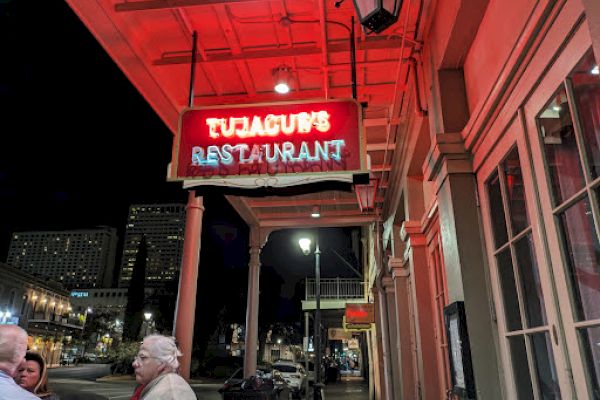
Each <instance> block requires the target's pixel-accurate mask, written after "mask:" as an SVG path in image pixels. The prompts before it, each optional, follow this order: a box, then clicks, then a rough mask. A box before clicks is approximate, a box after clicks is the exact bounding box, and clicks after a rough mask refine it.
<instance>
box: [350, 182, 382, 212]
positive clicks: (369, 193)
mask: <svg viewBox="0 0 600 400" xmlns="http://www.w3.org/2000/svg"><path fill="white" fill-rule="evenodd" d="M377 183H378V182H377V178H370V179H369V184H368V185H354V191H355V192H356V199H357V200H358V206H359V207H360V211H361V212H367V211H373V210H374V209H375V196H377Z"/></svg>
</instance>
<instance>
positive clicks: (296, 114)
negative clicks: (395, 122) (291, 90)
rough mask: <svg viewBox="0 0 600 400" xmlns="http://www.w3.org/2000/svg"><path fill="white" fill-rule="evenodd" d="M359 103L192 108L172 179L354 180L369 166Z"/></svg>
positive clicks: (250, 182)
mask: <svg viewBox="0 0 600 400" xmlns="http://www.w3.org/2000/svg"><path fill="white" fill-rule="evenodd" d="M365 154H366V152H365V146H364V142H363V137H362V130H361V121H360V106H359V105H358V104H357V103H356V102H355V101H353V100H340V101H327V102H318V103H315V102H301V103H293V104H292V103H271V104H253V105H244V106H233V107H205V108H191V109H187V110H185V111H184V112H183V113H182V114H181V116H180V121H179V131H178V135H177V137H176V139H175V142H174V146H173V163H172V165H171V167H170V173H169V179H170V180H183V181H188V186H194V185H201V184H217V185H233V186H236V185H237V186H248V187H250V186H287V185H291V184H298V183H302V182H314V181H319V180H321V181H322V180H339V181H350V182H351V181H352V176H353V174H361V173H365V172H366V171H365V170H366V155H365Z"/></svg>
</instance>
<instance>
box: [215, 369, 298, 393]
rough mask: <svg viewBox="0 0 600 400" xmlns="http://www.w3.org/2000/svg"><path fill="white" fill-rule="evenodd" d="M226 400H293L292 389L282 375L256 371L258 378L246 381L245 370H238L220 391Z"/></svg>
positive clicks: (275, 372) (253, 377)
mask: <svg viewBox="0 0 600 400" xmlns="http://www.w3.org/2000/svg"><path fill="white" fill-rule="evenodd" d="M219 393H221V394H222V395H223V399H224V400H241V399H250V398H252V399H265V400H267V399H268V400H291V399H292V389H291V388H290V387H289V386H288V384H287V383H286V382H285V380H284V379H283V377H282V376H281V374H280V373H279V372H277V371H274V373H273V374H271V373H270V372H269V373H267V372H265V371H262V370H259V369H257V370H256V376H252V377H250V378H246V379H244V370H243V369H242V368H240V369H238V370H236V371H235V372H234V374H233V375H232V376H231V377H229V379H227V380H226V381H225V383H224V384H223V386H222V387H221V388H220V389H219Z"/></svg>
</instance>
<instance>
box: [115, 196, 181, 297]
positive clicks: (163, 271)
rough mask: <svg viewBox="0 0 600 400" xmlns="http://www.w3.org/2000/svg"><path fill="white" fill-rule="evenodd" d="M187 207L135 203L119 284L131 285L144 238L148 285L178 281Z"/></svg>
mask: <svg viewBox="0 0 600 400" xmlns="http://www.w3.org/2000/svg"><path fill="white" fill-rule="evenodd" d="M184 233H185V205H184V204H134V205H132V206H131V207H129V216H128V217H127V227H126V230H125V242H124V243H123V259H122V262H121V276H120V279H119V285H120V286H121V287H127V286H129V281H130V280H131V274H132V272H133V265H134V263H135V256H136V254H137V252H138V247H139V244H140V240H141V239H142V235H145V236H146V243H147V245H148V262H147V264H146V286H147V287H159V286H163V285H165V284H167V283H169V282H173V280H174V279H176V278H177V276H178V273H179V268H180V266H181V257H182V255H183V237H184Z"/></svg>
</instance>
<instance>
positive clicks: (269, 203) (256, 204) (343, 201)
mask: <svg viewBox="0 0 600 400" xmlns="http://www.w3.org/2000/svg"><path fill="white" fill-rule="evenodd" d="M375 201H376V202H378V203H383V201H384V199H382V198H378V199H376V200H375ZM247 203H248V205H249V206H250V207H252V208H272V207H310V206H334V205H348V204H357V200H356V196H354V195H353V196H352V197H342V198H338V199H294V198H291V199H290V200H268V199H267V200H247Z"/></svg>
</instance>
